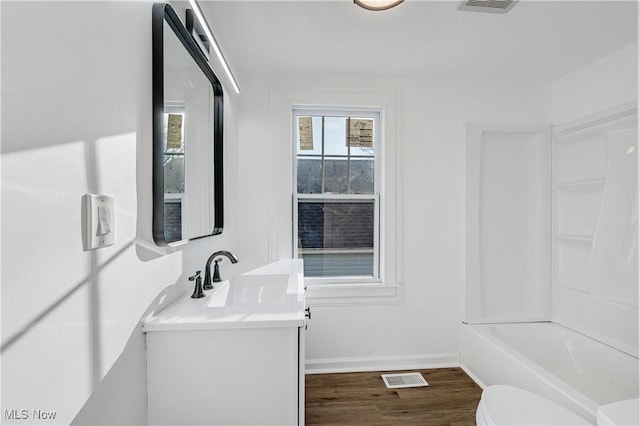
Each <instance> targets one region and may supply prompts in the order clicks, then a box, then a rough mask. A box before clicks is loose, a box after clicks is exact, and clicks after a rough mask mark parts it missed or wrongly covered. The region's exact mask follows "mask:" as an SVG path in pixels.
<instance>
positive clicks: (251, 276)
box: [143, 259, 305, 332]
mask: <svg viewBox="0 0 640 426" xmlns="http://www.w3.org/2000/svg"><path fill="white" fill-rule="evenodd" d="M205 294H206V296H205V297H203V298H201V299H192V298H191V291H189V292H188V293H187V294H185V295H184V296H182V297H181V298H179V299H178V300H176V301H175V302H174V303H172V304H170V305H169V306H168V307H167V308H165V309H163V310H162V311H160V312H158V313H157V314H154V315H152V316H150V317H149V318H147V319H146V320H145V321H144V324H143V330H144V331H145V332H156V331H176V330H220V329H236V328H267V327H301V326H303V325H304V323H305V316H304V308H305V306H304V305H305V303H304V275H303V263H302V260H300V259H286V260H279V261H276V262H273V263H269V264H267V265H265V266H262V267H259V268H256V269H253V270H251V271H249V272H245V273H244V274H241V275H237V276H235V277H233V278H231V280H225V281H222V282H220V283H217V284H216V285H215V288H214V289H213V290H208V291H206V292H205Z"/></svg>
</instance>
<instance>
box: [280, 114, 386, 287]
mask: <svg viewBox="0 0 640 426" xmlns="http://www.w3.org/2000/svg"><path fill="white" fill-rule="evenodd" d="M293 117H294V127H295V131H294V133H293V134H294V142H295V157H296V158H295V165H294V170H295V173H294V174H295V185H294V188H296V193H295V195H294V256H295V257H298V258H302V259H304V273H305V276H306V277H307V278H312V279H314V280H315V281H317V282H378V281H379V279H380V226H379V222H380V196H379V186H380V185H379V182H380V171H379V169H380V167H379V162H380V158H379V157H380V155H379V152H380V150H379V146H378V145H379V133H380V132H379V123H380V112H379V111H372V110H368V111H339V110H305V109H296V110H294V112H293Z"/></svg>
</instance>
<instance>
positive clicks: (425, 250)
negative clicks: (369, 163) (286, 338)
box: [238, 75, 549, 370]
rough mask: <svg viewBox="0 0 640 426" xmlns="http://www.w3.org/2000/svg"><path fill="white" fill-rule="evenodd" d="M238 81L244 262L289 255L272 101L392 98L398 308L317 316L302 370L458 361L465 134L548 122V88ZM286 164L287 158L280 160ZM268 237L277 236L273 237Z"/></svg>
mask: <svg viewBox="0 0 640 426" xmlns="http://www.w3.org/2000/svg"><path fill="white" fill-rule="evenodd" d="M288 77H289V78H287V79H284V78H280V79H278V78H269V77H266V76H255V78H254V79H248V78H247V77H245V78H243V79H242V89H243V92H242V98H241V102H240V104H239V123H240V127H239V134H238V136H239V140H238V143H239V150H240V153H239V155H240V159H241V161H240V162H239V164H240V166H239V167H240V173H239V175H240V188H239V193H240V200H239V203H240V205H239V209H238V212H239V214H240V215H241V216H240V217H241V219H239V220H240V222H242V227H241V229H239V231H238V232H239V233H238V237H239V244H240V245H241V246H242V247H243V249H244V250H245V252H246V253H248V254H250V257H252V258H256V259H259V258H263V259H270V258H277V257H288V256H291V194H290V192H289V189H288V188H291V181H292V171H291V163H292V159H291V157H290V155H287V154H286V153H288V152H289V153H290V152H291V146H292V143H293V142H292V141H291V140H290V133H291V131H290V126H289V127H288V128H281V127H282V126H278V125H277V124H274V123H277V120H273V121H272V119H273V114H274V110H275V109H277V108H279V107H280V105H274V103H277V102H278V100H277V96H274V93H286V92H287V91H289V92H291V91H294V90H299V89H306V91H307V92H312V91H316V92H317V93H318V99H322V98H323V97H324V95H326V93H328V92H339V91H340V90H344V91H348V92H350V93H355V94H358V93H359V94H361V95H362V98H363V99H364V98H366V97H367V96H371V95H375V94H380V93H383V94H386V93H389V92H390V91H395V93H396V96H397V100H398V105H397V117H398V118H397V123H396V125H397V126H398V132H397V134H398V137H400V138H402V140H401V143H402V145H403V152H404V156H403V158H402V159H400V161H399V162H400V164H401V165H402V167H400V169H399V170H397V173H398V178H402V179H403V181H404V185H403V188H402V192H403V193H404V201H403V204H404V205H403V212H402V214H401V217H400V218H399V221H400V222H401V226H400V227H399V228H400V229H401V231H400V232H402V234H403V235H401V236H400V240H401V241H403V245H402V246H401V247H397V248H396V249H397V250H402V251H403V259H404V261H403V265H399V267H400V268H401V270H400V271H399V272H400V273H399V275H400V277H401V279H402V284H403V298H402V300H401V301H400V302H399V303H396V304H386V305H375V304H361V305H350V306H314V304H313V302H311V309H312V319H311V321H310V323H309V329H308V334H307V336H308V338H307V366H308V367H309V368H315V369H317V370H320V369H333V370H337V369H340V368H348V369H358V368H393V367H395V366H400V367H402V366H409V365H434V364H437V363H456V362H457V361H458V358H457V357H458V352H459V349H458V333H457V329H458V325H459V323H460V321H461V319H462V308H463V307H462V294H461V292H462V286H463V278H464V276H463V275H464V273H463V271H464V129H463V126H462V125H463V124H464V123H474V122H475V123H511V124H543V123H548V122H549V115H548V112H549V88H548V86H544V85H540V84H522V83H519V82H512V83H509V82H474V81H466V82H456V81H446V82H442V81H433V82H425V81H419V80H416V79H406V80H405V79H403V80H398V79H389V78H387V79H375V78H369V79H367V78H362V77H360V76H357V77H356V76H353V75H336V76H326V75H325V76H317V75H316V76H313V75H310V76H295V77H294V76H288ZM283 153H284V157H283ZM269 229H272V230H274V229H276V230H277V232H275V233H272V232H270V231H269Z"/></svg>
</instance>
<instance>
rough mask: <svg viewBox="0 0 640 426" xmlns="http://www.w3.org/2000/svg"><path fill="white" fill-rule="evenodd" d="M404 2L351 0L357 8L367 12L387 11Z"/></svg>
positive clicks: (396, 0) (399, 0)
mask: <svg viewBox="0 0 640 426" xmlns="http://www.w3.org/2000/svg"><path fill="white" fill-rule="evenodd" d="M403 1H404V0H353V2H354V3H355V4H357V5H358V6H360V7H362V8H364V9H367V10H387V9H391V8H392V7H395V6H397V5H399V4H400V3H402V2H403Z"/></svg>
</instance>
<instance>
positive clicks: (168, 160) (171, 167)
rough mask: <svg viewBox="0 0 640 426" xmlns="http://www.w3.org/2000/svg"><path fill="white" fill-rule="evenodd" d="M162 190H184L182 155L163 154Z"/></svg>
mask: <svg viewBox="0 0 640 426" xmlns="http://www.w3.org/2000/svg"><path fill="white" fill-rule="evenodd" d="M164 192H165V193H166V194H176V193H183V192H184V155H180V154H177V155H169V154H165V156H164Z"/></svg>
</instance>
